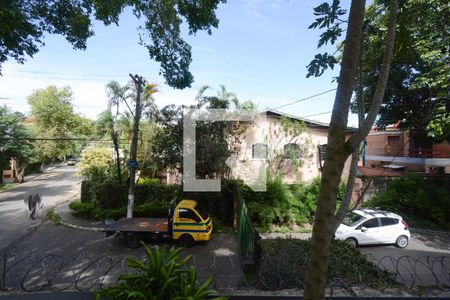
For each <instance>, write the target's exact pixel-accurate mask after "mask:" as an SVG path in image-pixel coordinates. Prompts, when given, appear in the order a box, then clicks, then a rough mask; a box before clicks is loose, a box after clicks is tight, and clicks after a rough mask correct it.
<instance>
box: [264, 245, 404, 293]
mask: <svg viewBox="0 0 450 300" xmlns="http://www.w3.org/2000/svg"><path fill="white" fill-rule="evenodd" d="M259 245H260V258H259V264H258V265H259V270H258V274H259V278H258V286H259V287H260V288H262V289H267V290H280V289H289V288H303V284H304V282H305V272H306V268H307V265H306V263H307V256H308V251H309V246H310V241H309V240H307V241H305V240H295V239H276V240H261V241H259ZM393 278H394V275H393V274H391V273H389V272H387V271H384V270H381V269H380V268H378V267H377V266H376V265H374V264H372V263H371V262H369V261H368V260H367V259H366V257H365V256H363V255H362V254H361V253H360V252H359V250H358V249H355V248H351V247H350V246H349V245H347V243H345V242H344V241H334V242H333V244H332V247H331V259H330V264H329V269H328V283H330V284H331V285H335V284H337V285H339V284H342V283H345V284H346V285H358V284H363V285H368V286H371V287H374V288H377V287H387V286H396V284H395V282H394V280H393Z"/></svg>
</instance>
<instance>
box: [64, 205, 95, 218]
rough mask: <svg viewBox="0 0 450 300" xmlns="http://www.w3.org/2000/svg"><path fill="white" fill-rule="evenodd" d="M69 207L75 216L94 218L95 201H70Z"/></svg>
mask: <svg viewBox="0 0 450 300" xmlns="http://www.w3.org/2000/svg"><path fill="white" fill-rule="evenodd" d="M69 208H70V209H71V210H72V212H73V214H74V215H75V216H78V217H82V218H84V219H93V218H94V209H95V204H93V203H87V202H78V201H74V202H71V203H69Z"/></svg>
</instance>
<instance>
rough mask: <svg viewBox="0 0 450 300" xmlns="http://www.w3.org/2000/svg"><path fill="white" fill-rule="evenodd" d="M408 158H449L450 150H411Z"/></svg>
mask: <svg viewBox="0 0 450 300" xmlns="http://www.w3.org/2000/svg"><path fill="white" fill-rule="evenodd" d="M408 156H409V157H423V158H450V148H433V149H423V148H418V149H411V150H409V153H408Z"/></svg>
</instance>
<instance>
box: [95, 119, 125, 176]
mask: <svg viewBox="0 0 450 300" xmlns="http://www.w3.org/2000/svg"><path fill="white" fill-rule="evenodd" d="M115 124H116V122H115V121H114V118H113V116H112V114H111V110H105V111H104V112H102V113H101V114H100V115H99V116H98V117H97V121H96V130H97V134H98V135H99V136H100V137H104V136H105V135H107V136H109V137H110V138H111V141H112V142H113V145H114V153H115V154H116V171H117V173H116V176H117V180H118V181H119V183H121V182H122V168H121V161H120V149H119V133H118V131H117V130H116V128H115Z"/></svg>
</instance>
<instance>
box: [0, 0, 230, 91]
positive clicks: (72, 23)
mask: <svg viewBox="0 0 450 300" xmlns="http://www.w3.org/2000/svg"><path fill="white" fill-rule="evenodd" d="M224 2H225V0H210V1H190V0H176V1H143V0H141V1H131V0H126V1H123V0H113V1H95V0H83V1H79V0H65V1H38V0H31V1H23V0H5V1H2V2H1V4H0V19H1V20H2V24H1V25H0V71H1V64H3V63H4V62H5V61H7V60H8V59H9V58H13V59H15V60H16V61H17V62H19V63H24V61H25V56H26V55H28V56H31V57H32V56H33V55H34V54H36V53H37V52H38V51H39V47H40V46H43V45H44V38H43V37H44V35H45V34H46V33H48V34H60V35H62V36H64V37H65V38H66V40H67V41H68V42H69V43H70V44H71V45H72V46H73V48H74V49H79V50H85V49H86V47H87V39H88V38H89V37H91V36H93V35H94V31H93V30H92V20H94V19H96V20H99V21H102V22H103V24H104V25H111V24H115V25H118V23H119V16H120V14H121V13H122V11H123V10H124V9H125V8H126V7H130V8H131V9H132V11H133V14H134V15H135V16H136V17H137V18H144V19H145V24H144V26H142V27H140V28H139V29H140V33H139V42H140V44H141V45H144V46H145V47H146V48H147V50H148V52H149V55H150V58H151V59H154V60H156V61H157V62H159V63H160V64H161V70H160V73H161V74H162V75H163V76H164V78H165V79H166V82H167V84H168V85H169V86H172V87H176V88H185V87H188V86H190V85H191V83H192V82H193V76H192V74H191V73H190V72H189V65H190V63H191V60H192V59H191V47H190V46H189V44H187V43H186V42H185V41H184V40H183V39H182V38H181V24H182V23H183V21H184V20H185V21H186V22H187V25H188V28H189V34H195V33H196V32H197V31H199V30H205V31H207V32H208V33H209V34H211V28H212V27H217V26H218V24H219V20H218V19H217V17H216V15H215V10H216V9H217V6H218V5H219V3H224Z"/></svg>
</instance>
